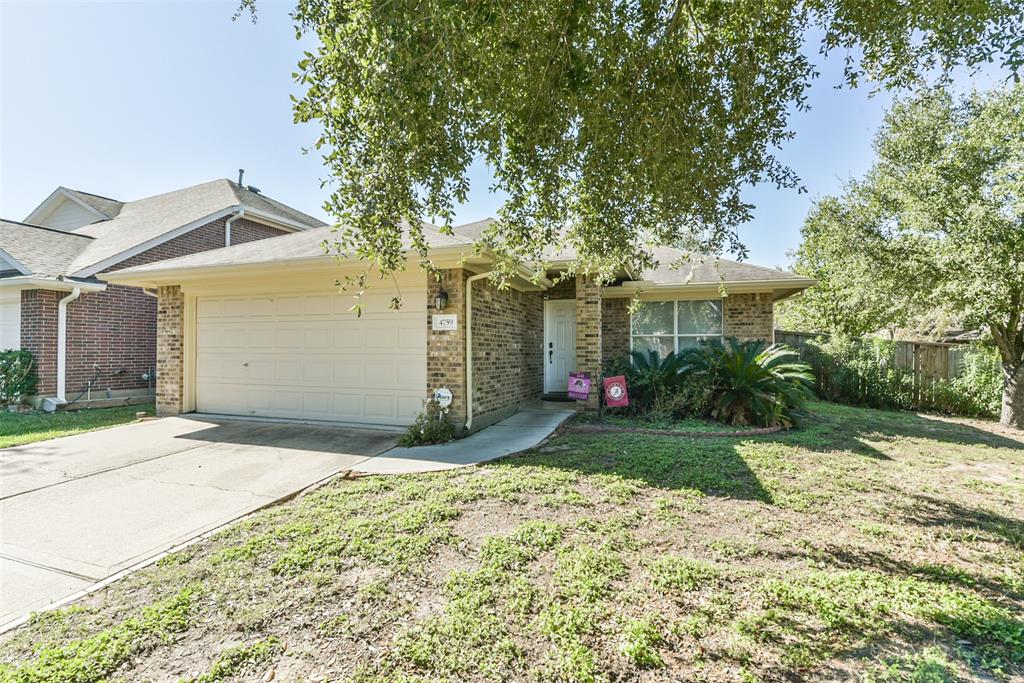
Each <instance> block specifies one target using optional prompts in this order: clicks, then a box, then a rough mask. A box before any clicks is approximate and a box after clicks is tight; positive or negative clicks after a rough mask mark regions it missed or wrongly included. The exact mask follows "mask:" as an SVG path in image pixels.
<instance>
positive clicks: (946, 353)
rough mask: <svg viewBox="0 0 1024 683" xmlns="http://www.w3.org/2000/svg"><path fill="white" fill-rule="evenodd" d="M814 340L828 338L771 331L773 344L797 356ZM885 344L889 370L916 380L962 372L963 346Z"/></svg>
mask: <svg viewBox="0 0 1024 683" xmlns="http://www.w3.org/2000/svg"><path fill="white" fill-rule="evenodd" d="M815 339H822V340H824V339H828V335H827V334H817V333H814V332H792V331H786V330H775V341H776V342H777V343H779V344H786V345H788V346H792V347H793V348H795V349H797V350H798V351H800V352H801V354H802V353H803V348H804V346H805V345H806V344H807V342H808V341H812V340H815ZM887 343H888V344H891V345H892V349H893V355H892V364H893V367H896V368H900V369H904V370H908V371H910V372H912V373H913V374H914V376H915V377H916V378H917V379H918V380H921V381H926V380H928V379H945V380H950V379H953V378H954V377H958V376H959V375H960V373H961V372H963V369H964V353H966V351H967V348H966V347H965V346H964V345H963V344H944V343H941V342H915V341H894V342H887Z"/></svg>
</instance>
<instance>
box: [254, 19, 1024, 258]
mask: <svg viewBox="0 0 1024 683" xmlns="http://www.w3.org/2000/svg"><path fill="white" fill-rule="evenodd" d="M256 2H257V0H242V3H241V8H240V11H244V10H245V9H246V8H248V9H249V10H251V11H253V12H255V4H256ZM254 18H255V15H254ZM294 19H295V23H296V28H297V33H298V34H299V35H301V34H302V33H304V32H312V33H313V34H315V36H316V37H317V38H318V47H317V48H316V49H315V50H313V51H311V52H308V53H307V54H306V55H305V57H304V58H303V59H302V60H301V62H300V64H299V71H298V73H297V74H296V78H297V79H298V80H299V83H300V85H301V86H302V88H303V89H304V93H303V94H301V96H300V97H298V98H296V102H295V115H296V119H297V120H298V121H315V122H318V123H319V124H320V126H321V127H322V134H321V135H320V136H319V138H318V139H317V141H316V145H315V146H316V148H317V149H319V150H320V152H322V153H323V156H324V159H325V161H326V164H327V166H328V168H329V171H330V176H331V177H330V180H331V181H332V182H333V185H332V190H333V192H332V195H331V199H330V201H329V209H330V211H331V212H332V213H333V214H334V215H335V216H336V217H337V218H338V220H339V223H340V224H341V225H344V226H345V229H344V230H341V231H339V240H338V244H337V245H336V248H338V249H341V250H344V251H346V252H355V253H356V254H357V255H359V256H361V257H364V258H365V259H367V261H369V262H370V263H371V264H373V265H374V266H376V267H379V268H380V269H381V270H382V271H384V272H387V271H389V270H391V269H395V268H400V267H402V265H403V258H402V255H403V252H404V249H403V246H402V234H403V231H408V234H409V235H410V236H411V238H412V240H413V243H414V244H415V246H416V247H417V248H418V249H419V252H420V254H421V256H422V257H423V258H424V259H427V257H428V250H427V248H426V245H425V244H424V242H423V239H422V234H421V232H420V229H419V227H418V226H419V221H420V220H422V219H427V220H433V221H436V222H439V223H441V224H443V225H450V221H451V218H452V215H453V209H454V208H455V207H456V206H457V205H458V204H459V203H460V202H461V201H463V200H464V199H465V197H466V191H467V189H468V184H469V181H468V175H467V172H468V169H469V167H470V164H471V163H472V162H473V161H474V160H477V159H483V160H484V161H485V162H486V164H487V165H488V166H489V167H490V170H491V171H492V173H493V177H494V183H495V186H496V189H498V190H500V191H502V192H503V193H505V194H507V196H508V201H507V202H506V203H505V204H504V205H503V207H502V208H501V210H500V213H499V219H500V220H499V222H498V225H497V226H496V227H495V230H494V232H493V233H492V234H489V235H487V236H485V238H484V240H483V242H485V243H487V244H488V245H490V246H492V247H495V248H497V249H498V250H499V252H500V253H501V255H504V256H507V257H508V258H507V259H502V261H501V263H502V264H504V265H505V266H508V264H510V263H513V262H514V261H516V260H530V259H541V257H542V256H543V254H544V252H545V251H549V250H552V249H554V248H557V247H570V248H572V249H574V250H575V253H576V254H577V255H578V257H579V262H580V264H581V267H585V268H587V269H589V270H595V269H597V270H600V271H601V272H603V273H608V272H610V271H611V270H612V269H614V268H615V267H616V266H620V265H621V264H623V263H624V264H626V265H629V266H632V267H633V268H638V267H640V266H642V265H646V264H649V263H650V261H651V257H650V255H649V251H648V247H649V246H650V245H652V244H674V245H688V246H691V247H693V248H695V249H697V250H700V251H703V252H712V253H715V252H719V251H721V250H723V249H728V250H730V251H732V252H734V253H737V254H739V255H740V256H743V255H744V249H743V245H742V244H740V242H739V241H738V240H737V237H736V228H737V226H738V225H739V224H741V223H742V222H744V221H746V220H747V219H748V218H749V217H750V211H751V207H750V206H748V205H747V204H745V203H744V202H743V201H742V199H741V195H740V192H741V189H742V187H743V186H744V185H746V184H750V183H759V182H772V183H776V184H778V185H779V186H780V187H798V185H799V180H798V179H797V178H796V177H795V176H794V174H793V172H792V171H791V170H790V169H789V168H787V167H785V166H784V165H783V164H781V163H780V162H779V161H778V159H776V157H775V156H774V152H775V150H776V149H777V148H778V146H779V145H781V144H782V143H783V142H785V141H786V140H787V139H788V138H789V137H790V136H791V132H790V131H789V130H788V129H787V116H788V114H789V112H790V111H792V110H793V109H794V108H796V109H799V108H801V107H803V106H805V96H806V92H807V88H808V87H809V85H810V84H811V82H812V80H813V79H814V78H815V76H816V75H817V74H816V71H815V66H814V64H813V63H812V61H811V60H810V59H808V57H807V56H806V53H807V47H808V46H809V47H810V52H811V53H813V52H814V48H815V46H817V47H818V48H819V50H820V52H821V53H822V54H823V55H827V54H829V53H833V52H838V53H840V54H842V55H845V56H846V60H847V61H846V69H845V83H846V85H848V86H853V85H857V84H858V83H861V82H864V81H865V80H869V81H870V82H871V83H872V84H873V86H874V87H879V88H902V87H906V86H909V85H914V84H917V83H918V81H919V79H920V78H921V76H922V74H928V75H929V76H930V77H932V78H941V77H942V76H943V75H944V74H948V73H949V71H950V70H951V69H952V68H954V67H956V66H958V65H960V66H966V68H968V69H971V68H975V67H977V66H979V65H981V64H985V63H988V62H990V61H992V60H996V61H1001V62H1002V63H1003V64H1004V65H1005V66H1006V67H1007V68H1008V69H1009V70H1011V71H1014V72H1015V71H1016V70H1017V69H1018V68H1019V67H1020V65H1021V64H1022V54H1024V38H1021V36H1024V18H1022V13H1021V10H1020V3H1019V0H972V1H971V2H936V1H934V0H557V1H553V0H500V1H499V0H298V3H297V6H296V9H295V12H294ZM830 85H833V84H830ZM822 152H823V153H827V150H822Z"/></svg>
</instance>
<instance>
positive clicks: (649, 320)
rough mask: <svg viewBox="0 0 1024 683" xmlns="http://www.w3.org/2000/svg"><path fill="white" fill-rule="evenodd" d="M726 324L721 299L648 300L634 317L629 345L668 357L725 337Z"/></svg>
mask: <svg viewBox="0 0 1024 683" xmlns="http://www.w3.org/2000/svg"><path fill="white" fill-rule="evenodd" d="M724 326H725V323H724V321H723V319H722V300H721V299H709V300H705V301H693V300H685V299H684V300H674V301H644V302H642V303H641V304H640V307H639V308H638V309H637V311H636V312H634V313H633V315H632V317H631V320H630V335H629V346H630V348H631V349H632V350H633V351H650V350H654V351H657V352H658V355H659V356H662V357H664V356H665V355H667V354H668V353H669V352H672V351H675V352H677V353H678V352H679V351H681V350H683V349H686V348H690V347H694V346H697V344H699V343H700V342H701V341H703V340H705V339H716V338H717V339H721V338H722V334H723V331H724Z"/></svg>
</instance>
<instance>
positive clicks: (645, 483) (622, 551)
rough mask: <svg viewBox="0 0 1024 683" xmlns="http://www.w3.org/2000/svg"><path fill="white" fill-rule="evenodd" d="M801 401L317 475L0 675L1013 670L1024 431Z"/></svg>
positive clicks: (76, 612)
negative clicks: (676, 424) (722, 423)
mask: <svg viewBox="0 0 1024 683" xmlns="http://www.w3.org/2000/svg"><path fill="white" fill-rule="evenodd" d="M809 408H810V415H809V416H808V417H807V418H806V419H805V421H804V423H803V424H802V425H801V428H800V429H798V430H792V431H784V432H780V433H778V434H773V435H770V436H758V437H749V438H736V437H728V438H707V439H691V440H684V439H678V438H673V437H666V436H656V435H646V434H576V433H566V434H562V435H559V436H557V437H556V438H554V439H552V440H550V441H548V442H547V443H546V444H545V445H544V446H542V447H541V448H539V449H535V450H533V451H530V452H527V453H526V454H523V455H520V456H515V457H511V458H507V459H504V460H501V461H497V462H494V463H489V464H486V465H482V466H477V467H472V468H466V469H459V470H453V471H446V472H438V473H430V474H421V475H405V476H391V477H364V478H360V479H357V480H338V481H336V482H333V483H331V484H330V485H328V486H326V487H324V488H323V489H320V490H318V491H316V492H314V493H311V494H310V495H308V496H306V497H304V498H302V499H300V500H296V501H292V502H290V503H287V504H284V505H281V506H277V507H275V508H271V509H268V510H265V511H263V512H261V513H258V514H256V515H254V516H253V517H251V518H249V519H247V520H245V521H243V522H242V523H239V524H237V525H235V526H233V527H231V528H230V529H228V530H226V531H224V532H223V533H221V534H219V535H217V536H215V537H214V538H212V539H210V540H207V541H204V542H202V543H198V544H195V545H193V546H191V547H189V548H188V549H186V550H184V551H182V552H179V553H177V554H174V555H171V556H169V557H167V558H166V559H164V560H163V561H161V562H160V563H159V564H158V565H156V566H153V567H150V568H148V569H145V570H143V571H140V572H138V573H136V574H134V575H131V576H129V577H127V578H126V579H124V580H122V581H120V582H118V583H116V584H114V585H112V586H110V587H108V588H106V589H104V590H103V591H101V592H99V593H97V594H94V595H92V596H90V597H88V598H87V599H85V600H83V601H81V602H80V603H78V604H76V605H74V606H72V607H70V608H67V609H65V610H62V611H60V612H54V613H48V614H45V615H41V616H38V617H36V618H35V619H34V620H33V621H32V622H31V623H30V624H28V625H27V626H25V627H23V628H20V629H18V630H16V631H14V632H11V633H8V634H6V635H4V636H3V637H0V662H5V663H6V664H5V665H4V666H3V667H0V680H4V681H7V680H10V681H82V680H97V679H101V678H109V679H112V680H196V681H212V680H260V679H261V678H262V680H275V681H293V680H296V681H306V680H331V681H334V680H337V681H360V682H364V683H369V682H379V683H383V682H385V681H387V682H393V683H397V682H399V681H403V682H406V683H409V682H412V681H416V682H425V681H644V682H652V681H665V682H668V681H678V680H710V681H719V680H722V681H724V680H757V679H761V680H777V681H784V680H797V679H822V678H828V679H855V678H862V679H867V680H954V679H957V678H959V679H967V680H979V681H991V680H999V679H1011V678H1014V677H1020V676H1024V619H1022V616H1021V615H1022V614H1024V434H1020V433H1015V432H1011V431H1009V430H1005V429H1003V428H1000V427H999V426H998V425H996V424H994V423H988V422H981V421H966V420H955V419H935V418H931V417H927V416H918V415H913V414H907V413H891V412H883V411H875V410H866V409H858V408H850V407H842V406H836V405H832V404H825V403H812V404H811V405H810V406H809ZM271 672H272V673H271ZM922 672H923V673H922ZM924 674H927V675H928V676H929V677H927V678H922V677H921V676H922V675H924ZM915 675H917V678H916V679H915V678H913V677H914V676H915Z"/></svg>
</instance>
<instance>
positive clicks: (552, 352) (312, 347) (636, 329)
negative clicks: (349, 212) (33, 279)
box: [103, 222, 814, 430]
mask: <svg viewBox="0 0 1024 683" xmlns="http://www.w3.org/2000/svg"><path fill="white" fill-rule="evenodd" d="M487 225H488V223H487V222H480V223H474V224H470V225H466V226H461V227H457V228H455V230H454V234H453V235H447V234H444V233H442V232H440V230H439V229H437V228H435V227H434V226H424V231H425V235H426V237H427V241H428V245H429V246H430V249H431V254H430V255H431V259H432V261H433V263H434V264H435V265H436V266H438V267H439V268H440V269H441V271H440V278H439V279H434V278H431V277H428V276H427V274H426V273H425V271H423V270H421V269H419V268H418V267H415V266H414V265H412V264H414V263H415V253H414V252H413V251H412V250H411V249H410V267H409V268H407V269H406V270H404V271H399V272H396V273H395V274H393V276H392V277H389V278H386V279H381V280H371V281H369V283H368V285H367V286H366V287H365V290H364V291H363V293H362V303H363V304H364V305H363V307H362V309H361V310H362V312H361V314H360V315H358V316H357V315H356V314H355V313H354V312H353V311H352V308H351V307H352V293H349V292H339V288H338V283H339V282H343V281H345V280H346V276H352V277H357V276H359V275H360V274H363V273H365V271H366V268H365V264H363V263H360V262H359V261H357V260H354V259H347V260H346V259H336V258H332V257H327V256H325V255H324V253H323V249H322V247H321V244H322V242H323V241H324V240H328V241H329V240H331V239H332V235H331V233H330V232H329V229H326V228H324V229H318V230H309V231H306V232H304V233H301V234H296V235H285V236H282V237H275V238H273V239H269V240H263V241H259V242H254V243H251V244H243V245H238V246H234V247H231V248H229V249H221V250H217V251H212V252H205V253H200V254H194V255H191V256H185V257H182V258H177V259H172V260H168V261H161V262H159V263H151V264H147V265H144V266H137V267H133V268H127V269H125V270H121V271H115V272H112V273H107V274H105V275H104V276H103V277H104V279H107V280H108V281H110V282H114V283H120V284H128V285H133V286H143V287H147V288H159V297H160V308H159V313H158V323H157V326H158V335H157V344H158V347H159V348H158V371H157V385H158V386H157V411H158V413H160V414H163V415H170V414H177V413H182V412H193V411H194V412H200V413H217V414H232V415H246V416H257V417H260V416H262V417H273V418H293V419H300V420H312V421H317V420H324V421H332V422H342V423H351V424H362V425H367V424H370V425H382V426H400V425H406V424H409V423H410V422H411V421H412V420H413V419H414V417H415V416H416V414H417V413H418V412H420V411H421V410H422V408H423V404H424V400H425V399H427V397H429V396H433V394H434V392H435V391H436V390H437V389H439V388H442V387H447V388H448V389H450V390H451V393H452V402H451V405H450V407H449V413H448V415H449V419H451V420H453V421H454V422H456V423H457V424H458V425H459V426H460V427H463V426H464V427H465V428H466V429H470V430H473V429H478V428H480V427H481V426H485V425H487V424H490V423H492V422H494V421H496V420H498V419H501V418H502V417H505V416H507V415H509V414H511V413H512V412H515V411H516V410H517V409H518V407H519V406H520V404H522V403H523V402H527V401H530V400H534V399H537V398H540V397H541V396H544V395H561V396H564V395H565V392H566V382H567V376H568V374H569V372H572V371H583V372H588V373H590V374H591V376H592V377H593V378H594V380H595V386H596V384H597V381H596V380H598V379H599V378H600V376H601V372H602V366H603V365H604V364H605V363H606V362H607V361H608V360H610V359H612V358H615V357H618V356H622V355H624V354H626V353H628V352H629V350H630V349H655V350H658V351H661V352H665V351H670V350H678V349H680V348H684V347H686V346H691V345H694V344H697V343H698V341H699V340H700V339H706V338H726V337H737V338H739V339H763V340H767V341H771V340H772V339H773V336H774V324H773V307H774V303H775V302H776V301H779V300H781V299H783V298H786V297H788V296H792V295H793V294H796V293H798V292H800V291H802V290H803V289H806V288H807V287H809V286H811V285H812V284H814V281H813V280H810V279H808V278H805V277H801V276H798V275H794V274H792V273H786V272H783V271H780V270H775V269H770V268H763V267H760V266H755V265H750V264H744V263H737V262H734V261H726V260H720V261H713V260H708V261H701V260H691V261H686V262H685V263H682V264H679V263H677V262H678V261H680V259H681V257H682V256H683V254H682V252H680V251H678V250H675V249H669V248H662V249H658V250H656V252H655V257H656V259H657V261H658V263H659V265H658V267H657V268H655V269H653V270H650V271H647V272H644V273H641V274H640V275H639V276H637V277H635V278H630V277H628V275H627V274H626V273H625V271H624V272H623V273H622V274H620V276H619V277H617V278H616V280H615V282H614V283H601V282H598V281H596V280H595V279H594V278H593V277H592V276H584V275H581V276H579V277H566V273H567V272H568V271H567V266H568V262H566V261H558V260H557V259H554V260H553V261H552V264H551V269H550V270H548V271H547V272H546V273H544V276H543V277H540V278H536V277H533V272H532V269H531V268H530V266H529V264H524V265H523V267H522V275H521V276H520V277H517V278H515V279H514V280H513V281H512V282H511V283H509V284H510V286H509V287H507V288H503V289H499V288H498V287H496V286H495V285H494V283H493V282H492V281H491V280H489V279H488V273H489V271H490V270H491V268H492V267H493V263H494V260H493V255H492V254H490V253H489V252H488V251H487V250H483V251H480V252H478V251H476V250H475V249H474V242H475V241H476V240H477V239H478V238H479V236H480V234H481V233H482V232H483V230H485V229H486V227H487ZM410 247H411V245H410ZM673 266H676V267H673ZM395 298H399V299H400V300H401V306H400V307H398V308H397V310H396V309H395V308H394V307H393V306H391V305H389V304H390V303H391V302H392V300H393V299H395ZM634 303H635V304H636V305H633V304H634ZM596 397H597V392H596V391H594V392H592V393H591V398H590V400H589V401H587V402H581V403H580V407H582V408H588V407H589V408H593V407H596V405H597V400H596ZM469 406H472V409H470V408H469Z"/></svg>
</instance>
